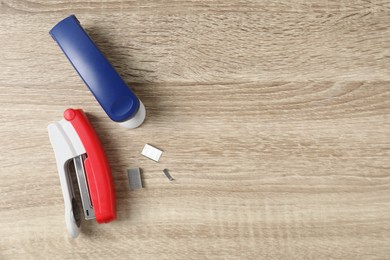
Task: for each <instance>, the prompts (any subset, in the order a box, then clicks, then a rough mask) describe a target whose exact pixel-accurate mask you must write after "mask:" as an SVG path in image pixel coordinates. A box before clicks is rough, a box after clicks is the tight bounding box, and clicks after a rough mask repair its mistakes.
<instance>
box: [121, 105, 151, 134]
mask: <svg viewBox="0 0 390 260" xmlns="http://www.w3.org/2000/svg"><path fill="white" fill-rule="evenodd" d="M145 116H146V110H145V106H144V104H143V103H142V102H141V100H140V101H139V108H138V111H137V113H136V114H135V116H134V117H132V118H131V119H129V120H127V121H124V122H121V123H119V125H120V126H123V127H125V128H137V127H139V126H140V125H141V124H142V123H143V122H144V120H145Z"/></svg>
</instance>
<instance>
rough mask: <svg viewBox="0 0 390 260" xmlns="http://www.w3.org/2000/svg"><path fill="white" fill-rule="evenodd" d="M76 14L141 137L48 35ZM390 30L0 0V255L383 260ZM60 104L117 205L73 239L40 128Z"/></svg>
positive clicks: (269, 16)
mask: <svg viewBox="0 0 390 260" xmlns="http://www.w3.org/2000/svg"><path fill="white" fill-rule="evenodd" d="M73 13H74V14H76V15H77V17H78V18H79V20H80V21H81V23H82V25H83V26H84V27H85V28H86V30H87V31H88V32H89V34H90V36H91V37H92V39H93V40H95V42H96V43H97V45H98V46H99V47H100V48H101V49H102V51H103V52H104V53H105V54H106V55H107V57H108V58H109V60H110V61H111V62H112V63H113V65H114V66H115V68H116V69H117V70H118V72H119V73H120V74H121V75H122V76H123V78H124V79H125V81H126V82H128V83H129V85H130V86H131V87H132V88H133V90H134V91H135V92H136V93H137V94H138V95H139V97H140V98H141V100H142V101H143V102H144V104H145V106H146V109H147V119H146V121H145V123H144V124H143V125H142V127H140V128H138V129H135V130H127V129H124V128H121V127H120V126H119V125H117V124H116V123H114V122H112V121H110V120H109V119H108V117H107V116H106V114H105V113H104V112H103V111H102V109H101V107H100V106H99V105H98V104H97V102H96V101H95V99H94V98H93V96H92V95H91V93H90V92H89V91H88V90H87V88H86V86H85V85H84V84H83V83H82V81H81V80H80V78H79V77H78V75H77V74H76V72H75V71H74V69H73V68H72V66H71V65H70V63H69V62H68V61H67V60H66V58H65V56H64V55H63V53H62V52H61V51H60V49H59V47H58V46H57V44H56V43H55V42H54V41H53V40H52V39H51V37H50V36H49V34H48V32H49V30H50V29H51V28H52V27H53V26H54V25H55V24H56V23H57V22H58V21H60V20H61V19H62V18H64V17H66V16H68V15H70V14H73ZM389 24H390V5H389V3H388V2H386V1H377V0H372V1H363V0H356V1H348V0H344V1H322V0H314V1H303V0H295V1H290V2H287V1H286V2H285V1H279V0H270V1H245V2H244V1H232V0H224V1H207V0H203V1H191V0H190V1H182V0H179V1H173V0H167V1H158V0H153V1H138V0H134V1H115V0H103V1H100V0H99V1H97V0H92V1H82V0H80V1H79V0H74V1H69V2H67V1H63V0H59V1H43V0H34V1H13V0H2V1H0V109H1V112H2V116H1V118H0V137H1V146H0V147H1V153H0V161H1V167H0V169H1V170H0V177H1V181H0V195H1V197H0V258H1V259H15V258H16V259H26V258H34V259H57V258H64V259H87V258H91V259H97V258H102V259H206V258H210V259H266V258H273V259H328V258H340V259H371V258H375V259H385V258H387V259H388V258H389V256H390V116H389V114H390V73H389V72H390V69H389V66H390V52H389V50H390V27H389ZM68 107H74V108H83V109H84V110H85V111H86V112H88V114H89V116H90V120H91V122H92V124H93V125H94V126H95V127H96V131H97V132H98V134H99V135H100V137H101V139H102V142H103V144H104V146H105V148H106V152H107V155H108V158H109V162H110V164H111V166H112V171H113V178H114V183H115V189H116V195H117V208H118V219H117V221H115V222H112V223H110V224H106V225H98V224H96V222H94V221H90V222H86V223H83V225H82V234H81V235H80V237H79V238H77V239H76V240H73V239H71V238H69V237H68V234H67V232H66V227H65V222H64V204H63V199H62V193H61V190H60V183H59V178H58V174H57V170H56V165H55V160H54V154H53V151H52V148H51V146H50V143H49V139H48V135H47V130H46V129H47V125H48V124H49V123H51V122H54V121H57V120H60V119H61V118H62V113H63V111H64V110H65V109H66V108H68ZM146 143H149V144H152V145H154V146H156V147H159V148H161V149H162V150H164V154H163V156H162V159H161V161H160V163H155V162H153V161H151V160H148V159H147V158H145V157H143V156H141V154H140V152H141V150H142V148H143V146H144V145H145V144H146ZM131 167H141V168H142V170H143V181H144V184H145V187H144V189H142V190H138V191H130V190H129V189H128V186H127V175H126V169H128V168H131ZM164 168H168V169H169V170H170V172H171V174H172V176H173V177H174V178H175V181H174V182H172V183H171V182H169V180H168V179H167V178H166V177H165V176H164V175H163V173H162V170H163V169H164Z"/></svg>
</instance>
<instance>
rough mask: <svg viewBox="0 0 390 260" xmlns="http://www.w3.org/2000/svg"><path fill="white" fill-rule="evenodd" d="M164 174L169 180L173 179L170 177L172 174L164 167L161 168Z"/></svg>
mask: <svg viewBox="0 0 390 260" xmlns="http://www.w3.org/2000/svg"><path fill="white" fill-rule="evenodd" d="M163 172H164V174H165V176H167V178H168V179H169V180H170V181H174V180H175V179H174V178H173V177H172V175H171V174H170V173H169V171H168V169H164V170H163Z"/></svg>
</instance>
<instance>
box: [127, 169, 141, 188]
mask: <svg viewBox="0 0 390 260" xmlns="http://www.w3.org/2000/svg"><path fill="white" fill-rule="evenodd" d="M127 177H128V181H129V189H131V190H139V189H142V181H141V171H140V168H131V169H127Z"/></svg>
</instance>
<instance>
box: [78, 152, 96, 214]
mask: <svg viewBox="0 0 390 260" xmlns="http://www.w3.org/2000/svg"><path fill="white" fill-rule="evenodd" d="M85 158H86V156H85V154H82V155H80V156H77V157H75V158H73V162H74V166H75V170H76V177H77V182H78V184H79V190H80V197H81V203H82V205H83V210H84V218H85V219H86V220H90V219H94V218H95V212H94V210H93V206H92V202H91V197H90V195H89V189H88V183H87V178H86V177H85V170H84V163H83V162H84V160H85Z"/></svg>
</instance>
